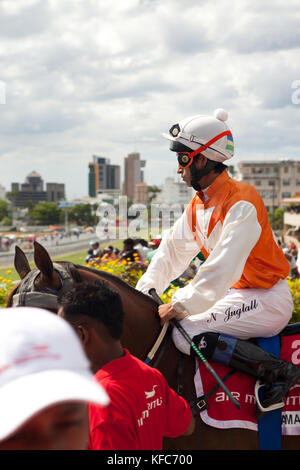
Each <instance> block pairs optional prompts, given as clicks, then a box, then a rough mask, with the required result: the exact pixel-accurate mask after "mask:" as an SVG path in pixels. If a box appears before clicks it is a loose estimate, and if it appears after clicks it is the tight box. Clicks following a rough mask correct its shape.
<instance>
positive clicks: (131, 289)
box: [66, 262, 157, 306]
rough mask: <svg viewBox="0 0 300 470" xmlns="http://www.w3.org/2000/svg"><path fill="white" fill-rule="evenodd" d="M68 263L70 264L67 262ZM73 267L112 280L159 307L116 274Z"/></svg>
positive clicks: (76, 265) (79, 266)
mask: <svg viewBox="0 0 300 470" xmlns="http://www.w3.org/2000/svg"><path fill="white" fill-rule="evenodd" d="M66 263H68V262H66ZM69 264H72V263H69ZM73 267H74V268H76V269H80V270H83V271H87V272H92V273H93V274H96V275H97V276H99V277H103V278H106V279H107V280H108V281H109V280H110V281H112V282H113V283H115V284H119V286H120V287H123V288H124V289H127V290H128V291H130V292H131V293H134V294H135V295H137V296H138V297H140V298H143V299H144V300H146V301H147V302H149V303H151V305H152V306H153V305H157V303H156V302H155V300H154V299H152V297H150V296H149V295H146V294H143V292H141V291H139V290H137V289H135V288H134V287H132V286H131V285H130V284H127V282H125V281H123V279H121V278H120V277H117V276H115V275H114V274H111V273H108V272H107V271H100V270H99V269H95V268H90V267H88V266H81V265H80V264H75V265H73ZM76 269H75V271H76ZM70 274H71V275H72V273H70ZM77 274H79V275H80V273H78V272H77Z"/></svg>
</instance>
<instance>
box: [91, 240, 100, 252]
mask: <svg viewBox="0 0 300 470" xmlns="http://www.w3.org/2000/svg"><path fill="white" fill-rule="evenodd" d="M90 246H91V247H92V248H93V250H95V249H96V248H98V247H99V242H96V241H91V242H90Z"/></svg>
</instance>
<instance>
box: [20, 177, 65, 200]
mask: <svg viewBox="0 0 300 470" xmlns="http://www.w3.org/2000/svg"><path fill="white" fill-rule="evenodd" d="M11 191H12V192H13V193H14V204H15V206H16V207H20V208H23V207H26V205H27V203H28V202H32V203H33V204H34V205H35V204H39V203H40V202H45V201H47V202H55V203H57V202H58V201H61V200H63V199H65V185H64V184H60V183H46V191H44V181H43V180H42V177H41V175H39V174H38V173H37V172H36V171H32V172H31V173H29V175H27V177H26V180H25V182H24V183H22V184H19V183H11Z"/></svg>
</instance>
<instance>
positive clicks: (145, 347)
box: [6, 242, 300, 451]
mask: <svg viewBox="0 0 300 470" xmlns="http://www.w3.org/2000/svg"><path fill="white" fill-rule="evenodd" d="M15 250H16V251H15V259H14V265H15V269H16V271H17V272H18V274H19V276H20V282H19V283H18V284H17V285H16V286H15V287H14V288H13V290H12V291H11V292H10V294H9V296H8V299H7V303H6V308H10V307H12V306H13V305H14V302H15V298H16V296H18V295H21V296H22V295H23V300H24V299H25V303H23V305H32V304H31V301H32V300H34V302H33V305H34V306H36V307H37V306H38V305H36V303H38V304H39V302H40V301H41V299H42V297H41V296H42V295H44V296H45V297H44V298H46V300H47V296H48V297H49V298H51V299H52V300H53V299H55V298H57V294H58V292H60V290H61V289H63V288H65V289H69V288H70V285H66V286H64V285H63V284H64V280H63V279H62V276H61V274H59V272H58V266H60V268H62V269H63V270H64V272H65V273H67V275H66V276H65V277H66V278H68V280H70V279H72V283H78V282H88V281H92V280H99V279H100V280H102V281H105V282H106V283H107V284H108V285H109V286H110V287H112V288H113V289H114V290H116V291H117V292H118V293H119V295H120V297H121V300H122V303H123V307H124V313H125V317H124V331H123V335H122V338H121V340H122V344H123V346H124V347H125V348H127V349H128V350H129V351H130V352H131V353H132V354H133V355H134V356H136V357H138V358H139V359H140V360H142V361H145V358H146V357H147V354H148V352H149V351H150V350H151V348H152V346H153V344H154V343H155V341H156V339H157V337H158V336H159V334H160V332H161V324H160V319H159V315H158V304H157V302H156V301H154V299H153V298H151V297H150V296H148V295H145V294H143V293H141V292H139V291H138V290H136V289H135V288H133V287H132V286H130V285H129V284H127V283H126V282H124V281H123V280H121V279H120V278H118V277H116V276H114V275H113V274H110V273H108V272H105V271H100V270H97V269H94V268H92V267H86V266H81V265H77V264H72V263H70V262H68V261H61V262H57V263H56V262H55V261H52V260H51V258H50V256H49V254H48V252H47V250H46V249H45V248H44V247H43V246H42V245H40V244H39V243H38V242H34V262H35V265H36V268H34V269H33V270H31V268H30V265H29V262H28V260H27V258H26V255H25V254H24V252H23V251H22V250H21V249H20V248H19V247H17V246H16V249H15ZM30 276H31V277H32V278H33V279H34V281H33V284H32V285H31V286H30V285H29V287H28V286H27V288H28V289H29V290H32V291H34V293H35V294H37V297H34V296H33V297H31V298H30V297H29V300H26V293H25V294H18V292H19V291H20V287H22V284H24V283H26V281H27V280H28V279H29V278H30ZM39 296H40V297H39ZM39 306H41V307H43V308H48V310H51V311H53V312H54V313H55V312H56V311H57V307H56V308H55V302H54V303H52V305H50V307H47V306H45V305H44V303H43V302H41V303H40V304H39ZM169 328H171V327H169ZM153 361H154V362H155V363H154V364H153V365H152V364H151V363H150V365H152V366H153V367H157V369H158V370H160V371H161V373H162V374H163V375H164V376H165V378H166V379H167V381H168V384H169V386H170V387H171V388H173V389H174V390H175V391H177V392H178V393H180V394H181V395H182V396H183V397H184V398H185V399H186V400H187V401H188V402H189V403H191V402H192V401H194V400H195V399H196V392H195V386H194V374H195V358H193V357H191V356H187V355H183V354H182V353H180V351H179V350H178V349H176V347H175V346H174V344H173V342H172V340H171V338H170V330H168V332H167V334H166V336H165V339H164V341H163V343H162V345H161V346H160V347H159V349H158V351H157V353H156V355H155V357H154V359H153ZM195 421H196V426H195V431H194V433H193V434H192V435H190V436H180V437H178V438H172V439H170V438H165V439H164V450H168V451H172V450H174V451H175V450H177V451H178V450H182V451H189V450H211V451H212V450H223V451H224V450H258V449H259V438H258V433H257V432H256V431H253V430H248V429H217V428H215V427H212V426H208V425H206V424H205V423H204V422H203V421H202V419H201V417H200V414H199V413H198V414H197V415H196V417H195ZM299 447H300V436H282V449H283V450H295V449H299Z"/></svg>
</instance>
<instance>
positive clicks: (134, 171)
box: [123, 153, 146, 201]
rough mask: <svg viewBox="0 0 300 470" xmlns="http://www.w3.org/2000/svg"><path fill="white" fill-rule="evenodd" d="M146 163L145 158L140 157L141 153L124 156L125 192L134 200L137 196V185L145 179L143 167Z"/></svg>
mask: <svg viewBox="0 0 300 470" xmlns="http://www.w3.org/2000/svg"><path fill="white" fill-rule="evenodd" d="M145 165H146V161H145V160H141V159H140V154H139V153H129V154H128V156H127V157H125V158H124V183H123V194H124V195H126V196H127V197H128V198H129V199H131V200H132V201H135V197H136V185H137V184H139V183H142V182H143V181H144V172H143V170H142V168H144V167H145Z"/></svg>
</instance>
